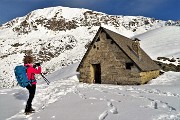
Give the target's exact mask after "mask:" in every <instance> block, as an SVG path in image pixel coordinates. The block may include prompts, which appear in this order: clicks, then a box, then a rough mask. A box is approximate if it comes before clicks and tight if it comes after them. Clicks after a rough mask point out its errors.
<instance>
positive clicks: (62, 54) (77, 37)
mask: <svg viewBox="0 0 180 120" xmlns="http://www.w3.org/2000/svg"><path fill="white" fill-rule="evenodd" d="M101 25H102V26H108V28H110V29H113V30H115V31H117V32H118V33H120V34H122V35H125V36H127V37H131V36H134V35H137V34H140V33H144V32H146V31H149V30H152V29H155V28H159V27H161V26H165V25H166V21H162V20H156V19H154V18H147V17H143V16H122V15H118V16H116V15H107V14H105V13H100V12H96V11H92V10H88V9H77V8H68V7H61V6H58V7H50V8H44V9H38V10H34V11H32V12H30V13H29V14H27V15H25V16H23V17H19V18H15V19H13V20H11V21H9V22H7V23H5V24H3V25H2V26H1V27H0V48H1V49H0V69H1V70H0V88H10V87H13V86H16V81H15V77H14V73H13V69H14V67H15V66H16V65H17V64H22V59H23V56H24V55H25V54H27V53H32V55H33V56H34V57H35V61H37V62H41V63H42V66H43V72H46V73H52V72H53V71H56V70H58V69H61V68H63V67H65V66H68V65H70V64H72V63H75V62H79V61H80V60H81V59H82V57H83V55H84V53H85V51H86V49H87V46H88V44H89V43H90V42H91V41H92V39H93V37H94V35H95V34H96V32H97V30H98V28H99V26H101Z"/></svg>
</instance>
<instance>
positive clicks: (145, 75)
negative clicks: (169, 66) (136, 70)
mask: <svg viewBox="0 0 180 120" xmlns="http://www.w3.org/2000/svg"><path fill="white" fill-rule="evenodd" d="M159 72H160V71H159V70H155V71H149V72H141V73H140V76H141V84H145V83H147V82H148V81H150V80H152V79H154V78H157V77H158V76H159Z"/></svg>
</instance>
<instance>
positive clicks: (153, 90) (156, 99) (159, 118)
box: [0, 63, 180, 120]
mask: <svg viewBox="0 0 180 120" xmlns="http://www.w3.org/2000/svg"><path fill="white" fill-rule="evenodd" d="M78 64H79V63H76V64H73V65H70V66H68V67H66V68H63V69H60V70H58V71H56V72H54V73H52V74H51V75H49V76H46V77H47V79H48V80H49V81H51V83H50V85H47V84H46V83H45V82H44V81H43V79H41V80H39V82H38V84H37V92H36V96H35V98H34V100H33V107H34V108H35V109H36V112H35V113H34V114H31V115H27V116H26V115H24V114H23V112H24V107H25V103H26V100H27V95H28V92H27V90H26V89H24V88H20V87H16V88H12V89H0V97H1V99H0V106H1V108H0V110H1V112H0V116H1V119H2V120H5V119H7V120H50V119H56V120H59V119H62V120H85V119H86V120H120V119H123V120H129V119H132V120H144V119H146V120H179V119H180V103H179V100H180V87H179V86H180V73H178V72H167V73H164V74H163V75H162V76H160V77H158V78H157V79H154V80H152V81H151V82H150V83H149V84H146V85H141V86H120V85H107V84H106V85H105V84H85V83H79V81H78V77H77V76H78V73H77V72H76V71H75V70H76V68H77V66H78Z"/></svg>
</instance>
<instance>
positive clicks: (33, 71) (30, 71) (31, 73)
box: [24, 64, 41, 85]
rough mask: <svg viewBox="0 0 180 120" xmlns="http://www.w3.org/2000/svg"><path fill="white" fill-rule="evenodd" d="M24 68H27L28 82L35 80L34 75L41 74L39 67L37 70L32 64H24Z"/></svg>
mask: <svg viewBox="0 0 180 120" xmlns="http://www.w3.org/2000/svg"><path fill="white" fill-rule="evenodd" d="M24 66H26V67H28V68H27V72H26V74H27V77H28V80H35V77H34V75H35V74H41V66H39V67H37V68H33V65H32V64H25V65H24ZM36 83H37V82H33V83H32V84H33V85H34V84H36Z"/></svg>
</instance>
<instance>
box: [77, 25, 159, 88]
mask: <svg viewBox="0 0 180 120" xmlns="http://www.w3.org/2000/svg"><path fill="white" fill-rule="evenodd" d="M159 69H160V68H159V66H158V65H157V64H156V63H155V62H154V61H153V60H152V59H151V58H150V57H149V56H148V55H147V54H146V53H145V52H144V51H143V50H142V49H141V48H140V43H139V40H138V39H134V40H131V39H129V38H127V37H125V36H122V35H120V34H117V33H115V32H113V31H111V30H108V29H106V28H103V27H100V28H99V30H98V32H97V34H96V35H95V37H94V39H93V41H92V42H91V44H90V45H89V48H88V50H87V52H86V53H85V55H84V57H83V59H82V60H81V62H80V64H79V66H78V68H77V71H78V72H79V73H80V78H79V81H80V82H84V83H99V84H118V85H139V84H145V83H147V82H148V81H150V80H151V79H153V78H156V77H158V76H159V71H160V70H159Z"/></svg>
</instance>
